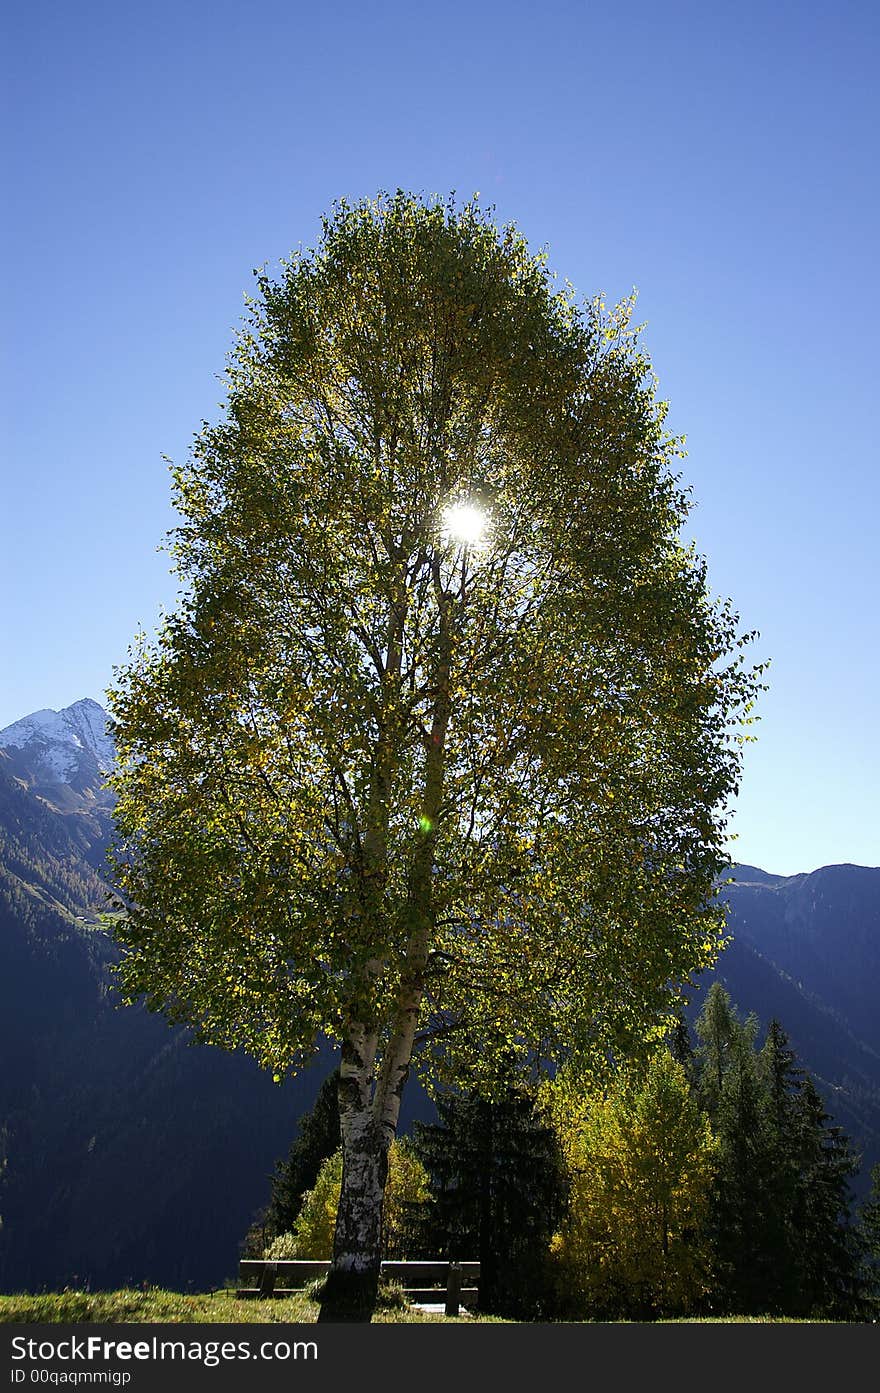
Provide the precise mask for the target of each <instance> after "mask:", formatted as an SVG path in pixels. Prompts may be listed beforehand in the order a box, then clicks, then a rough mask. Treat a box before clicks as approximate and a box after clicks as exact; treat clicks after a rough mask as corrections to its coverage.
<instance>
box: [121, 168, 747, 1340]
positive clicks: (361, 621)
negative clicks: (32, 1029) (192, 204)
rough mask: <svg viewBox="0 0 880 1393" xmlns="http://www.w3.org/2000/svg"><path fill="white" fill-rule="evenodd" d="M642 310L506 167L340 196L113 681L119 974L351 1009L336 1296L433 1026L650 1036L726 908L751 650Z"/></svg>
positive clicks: (266, 295)
mask: <svg viewBox="0 0 880 1393" xmlns="http://www.w3.org/2000/svg"><path fill="white" fill-rule="evenodd" d="M631 314H632V304H631V302H625V303H624V304H622V305H619V306H617V307H616V308H610V309H609V308H607V307H606V306H605V304H604V302H603V301H602V299H601V298H598V299H594V300H591V301H588V302H587V303H585V304H580V303H579V302H578V301H577V300H576V298H575V296H574V293H573V291H572V290H571V289H570V288H568V287H567V286H559V285H558V284H557V283H556V281H555V279H554V277H553V276H552V275H551V273H550V271H549V269H548V266H547V263H546V259H545V257H544V256H543V255H534V254H532V253H531V252H530V251H529V249H528V247H527V245H526V243H525V241H524V239H523V238H522V237H521V236H520V235H519V233H518V232H517V231H516V230H515V229H514V228H513V227H507V228H503V229H499V228H497V227H496V226H495V225H494V224H493V222H492V220H491V219H490V217H489V216H487V215H486V214H485V213H484V212H482V211H481V210H480V209H479V207H478V206H477V205H476V204H475V203H472V204H469V205H467V206H465V207H462V208H457V207H456V206H455V205H454V204H452V203H449V204H446V205H444V204H443V203H440V202H425V201H423V200H421V199H418V198H415V197H412V196H410V195H407V194H404V193H398V194H397V195H395V196H393V197H385V196H383V197H380V198H379V199H378V200H377V201H376V202H363V203H357V204H354V205H349V204H347V203H344V202H343V203H340V204H338V205H337V206H336V207H335V208H334V210H333V211H332V213H331V214H330V215H329V216H328V217H327V218H326V219H325V220H324V222H323V225H322V235H321V238H320V240H319V243H318V245H317V247H316V248H315V249H314V250H312V251H305V252H301V253H298V254H296V255H294V256H293V257H292V258H291V259H290V260H289V261H288V262H286V263H284V264H283V266H282V268H281V270H280V272H279V273H277V274H276V275H274V276H272V275H269V274H267V273H263V274H261V275H260V276H259V278H258V282H257V293H256V295H255V297H254V300H253V302H252V303H251V305H250V309H249V314H248V318H247V320H246V323H245V325H244V327H243V329H242V331H241V332H240V334H239V336H238V338H237V341H236V344H235V347H234V349H233V351H232V353H231V355H230V360H229V364H228V371H227V397H226V401H225V405H224V408H223V414H222V417H221V419H220V420H219V422H218V423H216V424H205V425H204V426H203V428H202V429H201V431H200V433H199V434H198V435H197V437H196V438H195V442H194V445H193V448H192V451H191V455H190V457H189V459H188V460H187V462H186V463H185V464H184V465H182V466H181V467H178V468H175V469H174V472H173V477H174V487H175V502H176V506H177V508H178V510H179V513H180V516H181V522H180V525H179V527H178V528H177V529H176V531H175V533H174V536H173V550H174V555H175V564H176V567H177V571H178V575H179V578H180V587H181V588H180V598H179V602H178V604H177V607H176V609H175V611H174V612H173V613H171V614H170V615H168V616H167V618H166V619H165V620H164V623H163V625H162V627H161V629H160V631H159V634H158V638H157V639H155V640H152V641H147V640H146V639H144V638H141V639H139V640H138V641H137V643H136V645H135V646H134V648H133V650H132V652H131V654H130V655H129V660H128V661H127V663H126V664H125V665H124V666H123V667H122V668H121V670H120V671H119V672H118V673H117V677H116V682H115V687H114V690H113V692H112V693H111V703H112V709H113V715H114V717H115V721H116V738H117V742H118V746H119V754H120V770H119V774H118V776H117V778H116V790H117V793H118V798H119V801H118V804H117V819H118V826H119V829H120V840H119V845H118V848H117V852H116V866H117V876H118V884H119V887H120V892H121V894H122V896H123V898H124V900H125V903H126V904H127V906H128V914H127V916H126V917H125V918H124V919H123V920H122V921H121V922H120V924H119V928H118V934H119V939H120V942H121V944H122V948H123V957H122V964H121V975H122V983H123V989H124V992H125V994H126V996H127V998H128V999H134V998H136V997H139V996H143V997H145V999H146V1001H147V1003H148V1005H149V1006H150V1007H152V1008H153V1009H157V1010H161V1011H163V1012H165V1013H166V1014H167V1016H168V1017H169V1018H171V1019H172V1020H175V1021H186V1022H189V1023H190V1024H192V1025H194V1026H195V1028H196V1029H197V1031H198V1034H199V1036H200V1038H202V1039H204V1040H206V1041H210V1042H212V1043H214V1044H217V1045H220V1046H224V1047H228V1048H230V1049H238V1048H243V1049H245V1050H248V1051H249V1052H250V1053H251V1054H253V1055H254V1056H255V1057H256V1058H257V1059H258V1060H259V1061H260V1063H261V1064H263V1065H264V1066H265V1067H266V1068H267V1069H270V1070H271V1071H272V1072H273V1074H274V1075H275V1076H276V1077H277V1078H278V1079H281V1078H283V1077H284V1076H285V1075H287V1074H289V1073H290V1072H291V1071H294V1070H296V1069H298V1068H299V1067H301V1065H302V1064H303V1063H304V1061H305V1060H306V1059H307V1058H308V1057H309V1055H310V1053H311V1052H312V1051H313V1050H314V1048H315V1043H316V1041H318V1040H320V1039H321V1038H322V1037H324V1038H328V1037H329V1038H330V1039H331V1040H334V1041H336V1042H337V1044H338V1046H339V1049H340V1061H341V1063H340V1083H339V1107H340V1122H341V1133H342V1146H343V1182H342V1195H341V1200H340V1205H339V1210H338V1217H337V1223H336V1230H335V1239H334V1249H333V1255H332V1256H333V1269H332V1274H331V1281H330V1282H329V1284H328V1294H327V1307H326V1309H327V1310H328V1311H334V1312H336V1313H337V1314H338V1312H339V1311H340V1310H341V1309H342V1305H341V1304H340V1303H343V1304H344V1302H345V1301H349V1302H350V1303H351V1304H353V1305H354V1306H356V1307H358V1308H360V1309H367V1310H368V1309H369V1306H370V1301H371V1299H372V1296H371V1293H374V1292H375V1288H376V1281H377V1273H378V1263H379V1241H380V1232H381V1214H382V1196H383V1191H384V1185H385V1179H386V1175H387V1158H388V1149H389V1145H390V1142H391V1140H392V1138H393V1137H394V1135H395V1131H396V1127H397V1120H398V1111H399V1106H400V1098H401V1090H402V1088H403V1085H404V1081H405V1079H406V1078H407V1074H408V1072H409V1070H410V1068H411V1067H412V1066H413V1065H415V1066H416V1067H417V1068H419V1069H420V1070H422V1071H423V1073H424V1075H425V1076H426V1077H427V1078H429V1079H431V1080H433V1081H435V1082H437V1081H449V1080H455V1079H461V1078H466V1079H467V1081H468V1082H469V1084H471V1085H480V1086H482V1087H486V1086H488V1085H487V1080H488V1081H490V1080H491V1075H492V1071H493V1068H494V1061H496V1060H497V1059H499V1058H501V1057H503V1058H504V1059H505V1060H509V1056H510V1052H511V1051H513V1052H514V1054H515V1055H516V1056H517V1057H519V1058H521V1059H523V1060H528V1061H530V1063H531V1064H532V1065H534V1066H536V1067H537V1066H540V1064H541V1063H543V1062H546V1061H548V1060H559V1059H561V1058H564V1057H567V1056H569V1055H572V1054H578V1053H589V1052H590V1051H596V1050H602V1049H607V1048H609V1047H618V1048H619V1047H621V1046H622V1045H624V1044H625V1042H626V1041H627V1040H630V1039H632V1038H634V1037H635V1036H637V1035H638V1034H639V1033H640V1032H643V1031H644V1030H645V1029H646V1026H647V1025H648V1024H650V1023H655V1022H656V1021H657V1020H658V1019H660V1018H661V1017H662V1016H663V1013H664V1012H665V1011H666V1010H667V1009H668V1007H669V1004H670V999H671V993H672V991H673V985H672V984H674V983H675V982H676V981H678V980H680V979H683V978H685V977H686V976H687V975H688V974H689V973H691V972H692V971H693V970H695V969H699V968H702V967H705V966H706V965H707V964H708V963H710V962H711V961H712V959H713V958H714V955H715V953H716V951H717V949H718V946H719V936H720V933H721V911H720V908H719V905H718V903H717V901H716V900H715V899H714V897H713V885H714V881H715V878H716V876H717V875H718V873H719V871H720V869H721V868H722V866H723V865H724V863H725V858H724V856H723V852H722V846H723V840H724V836H723V832H724V821H725V815H726V811H725V810H726V808H727V806H728V804H729V800H730V799H731V797H732V795H733V794H734V792H735V790H736V786H737V780H738V772H739V763H740V753H741V752H740V748H739V743H738V742H739V740H740V737H741V729H740V722H741V721H742V720H743V719H744V718H745V716H746V712H747V710H748V708H749V706H750V704H751V702H752V700H753V698H754V694H755V691H756V688H757V685H758V684H757V677H756V673H755V671H754V670H749V668H748V667H747V666H746V663H745V657H744V653H743V651H742V650H743V645H744V644H745V642H746V636H741V635H740V634H739V632H738V620H737V618H736V616H735V615H734V614H733V613H732V611H731V609H730V607H729V605H727V604H721V603H718V602H716V601H714V600H713V599H712V597H711V596H710V594H709V592H708V590H707V583H706V573H705V565H704V563H703V561H702V560H701V559H700V558H699V557H698V556H697V555H695V554H694V552H693V551H692V550H690V549H688V548H687V547H686V546H685V545H684V543H683V541H682V539H681V527H682V524H683V522H684V519H685V517H686V515H687V512H688V495H687V490H686V489H685V488H684V486H683V485H682V484H681V482H680V479H679V478H678V476H677V474H676V472H675V464H676V456H677V455H678V454H679V453H680V447H679V444H678V442H676V441H675V440H674V439H672V438H670V436H669V435H668V434H667V433H666V431H665V428H664V406H663V404H662V403H660V402H659V401H658V400H657V398H656V394H655V388H654V382H653V378H652V375H651V370H650V365H649V362H648V360H647V357H646V355H645V353H644V351H643V350H642V348H641V346H640V341H639V335H638V333H637V331H636V330H635V329H634V328H633V326H632V322H631Z"/></svg>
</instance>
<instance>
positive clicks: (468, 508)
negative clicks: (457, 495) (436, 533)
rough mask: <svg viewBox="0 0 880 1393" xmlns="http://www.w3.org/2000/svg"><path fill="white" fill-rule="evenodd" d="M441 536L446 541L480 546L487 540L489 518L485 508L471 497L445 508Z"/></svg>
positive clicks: (467, 545)
mask: <svg viewBox="0 0 880 1393" xmlns="http://www.w3.org/2000/svg"><path fill="white" fill-rule="evenodd" d="M442 518H443V526H442V529H441V536H442V538H443V540H444V542H452V543H457V544H458V545H459V546H463V547H478V546H480V544H481V543H482V542H484V541H485V538H486V531H487V528H488V526H489V518H488V515H487V513H486V511H485V509H483V508H481V507H480V506H479V505H478V504H477V503H472V502H471V501H470V499H467V498H463V499H459V500H458V501H457V502H455V503H450V504H449V505H448V506H447V507H445V508H444V509H443V514H442Z"/></svg>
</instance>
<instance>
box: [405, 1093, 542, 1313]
mask: <svg viewBox="0 0 880 1393" xmlns="http://www.w3.org/2000/svg"><path fill="white" fill-rule="evenodd" d="M437 1110H438V1114H439V1121H438V1122H437V1123H434V1124H425V1123H417V1124H416V1128H415V1138H414V1142H415V1147H416V1151H417V1154H418V1156H419V1158H420V1159H421V1161H422V1163H423V1164H424V1166H425V1168H426V1169H427V1171H428V1173H429V1175H430V1177H431V1191H432V1200H431V1203H430V1205H429V1206H428V1210H427V1215H426V1221H425V1228H424V1237H423V1242H424V1244H425V1246H426V1248H430V1249H431V1250H432V1251H433V1252H434V1253H436V1255H437V1256H439V1257H449V1258H453V1259H464V1260H467V1259H473V1258H474V1257H476V1258H478V1259H479V1262H480V1307H481V1309H482V1310H485V1311H489V1312H493V1313H495V1314H498V1315H508V1316H522V1317H526V1316H530V1315H531V1316H535V1315H539V1314H541V1313H542V1311H543V1310H544V1309H545V1307H546V1303H547V1301H548V1299H549V1295H548V1291H547V1285H546V1278H547V1263H546V1260H547V1254H548V1249H549V1243H550V1238H551V1235H552V1234H553V1231H554V1229H555V1228H556V1227H557V1225H558V1224H559V1222H560V1219H561V1216H562V1213H563V1210H564V1205H565V1196H566V1180H565V1172H564V1167H563V1161H562V1155H561V1152H560V1148H559V1144H558V1142H557V1139H556V1135H555V1133H554V1131H553V1129H552V1128H551V1127H550V1126H549V1125H547V1123H546V1122H545V1120H544V1119H543V1117H542V1116H541V1115H540V1113H539V1111H538V1110H537V1109H536V1105H535V1099H534V1097H533V1096H532V1094H531V1093H530V1091H529V1090H528V1089H527V1088H525V1087H524V1086H511V1087H510V1089H509V1090H508V1092H507V1094H506V1095H505V1096H502V1097H499V1098H495V1097H493V1098H491V1099H489V1098H485V1097H481V1096H480V1095H479V1094H477V1093H471V1094H469V1095H461V1094H452V1093H449V1094H446V1095H445V1096H442V1097H440V1098H439V1099H438V1103H437Z"/></svg>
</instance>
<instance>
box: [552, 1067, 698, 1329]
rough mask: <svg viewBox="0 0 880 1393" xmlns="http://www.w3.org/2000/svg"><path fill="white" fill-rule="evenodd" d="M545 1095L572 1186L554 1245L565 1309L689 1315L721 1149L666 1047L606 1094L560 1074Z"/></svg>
mask: <svg viewBox="0 0 880 1393" xmlns="http://www.w3.org/2000/svg"><path fill="white" fill-rule="evenodd" d="M552 1093H553V1099H552V1111H553V1115H554V1120H555V1123H556V1126H557V1128H558V1131H559V1134H560V1139H561V1142H562V1146H563V1150H564V1153H565V1156H566V1161H567V1164H568V1167H569V1171H570V1175H571V1201H570V1209H569V1214H568V1217H567V1220H566V1223H565V1225H564V1227H563V1228H562V1230H561V1231H560V1232H559V1233H558V1234H557V1235H556V1236H555V1237H554V1240H553V1254H554V1259H555V1262H556V1265H557V1271H558V1276H559V1286H560V1295H561V1298H562V1302H563V1305H564V1306H565V1307H566V1308H567V1309H568V1310H569V1311H571V1312H572V1313H573V1314H574V1313H577V1314H580V1315H584V1314H595V1315H604V1316H628V1317H635V1318H640V1319H644V1318H649V1317H651V1316H656V1315H666V1314H680V1313H684V1312H687V1311H689V1310H691V1309H692V1308H693V1306H694V1304H695V1303H696V1302H697V1301H698V1300H699V1298H700V1297H701V1296H702V1295H703V1294H704V1293H705V1292H706V1291H707V1290H708V1287H709V1269H710V1250H709V1246H708V1242H707V1239H706V1237H705V1223H706V1218H707V1211H708V1201H709V1191H710V1187H711V1184H712V1178H713V1174H714V1166H715V1157H716V1151H717V1146H716V1142H715V1139H714V1137H713V1135H712V1132H711V1129H710V1126H709V1121H708V1118H707V1117H706V1116H705V1114H704V1113H703V1112H702V1111H701V1109H700V1108H699V1106H698V1104H697V1103H696V1101H695V1100H694V1098H693V1097H692V1096H691V1093H690V1089H689V1087H688V1082H687V1078H686V1076H685V1073H684V1070H683V1069H682V1067H681V1065H680V1064H678V1063H677V1061H676V1060H674V1059H673V1057H672V1055H671V1054H670V1053H669V1051H668V1050H667V1049H665V1048H663V1049H660V1050H658V1051H657V1052H656V1053H655V1054H654V1055H653V1056H652V1057H651V1059H650V1060H649V1062H648V1063H647V1065H646V1066H642V1068H641V1069H640V1070H639V1071H638V1072H634V1071H623V1072H621V1073H620V1074H619V1075H617V1076H616V1078H615V1079H614V1081H613V1083H612V1084H611V1085H610V1086H608V1087H605V1088H604V1089H602V1088H600V1087H598V1086H597V1085H596V1084H595V1083H594V1084H593V1085H592V1086H589V1085H588V1086H584V1081H583V1080H582V1079H581V1080H576V1079H573V1078H571V1077H566V1076H564V1075H563V1076H561V1077H560V1078H559V1079H558V1080H557V1082H556V1084H555V1085H554V1087H553V1090H552Z"/></svg>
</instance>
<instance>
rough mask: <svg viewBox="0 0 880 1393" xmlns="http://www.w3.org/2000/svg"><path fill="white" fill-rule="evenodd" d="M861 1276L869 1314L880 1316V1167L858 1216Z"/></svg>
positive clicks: (876, 1167) (873, 1173) (874, 1173)
mask: <svg viewBox="0 0 880 1393" xmlns="http://www.w3.org/2000/svg"><path fill="white" fill-rule="evenodd" d="M859 1235H860V1238H861V1245H862V1276H863V1284H864V1296H865V1302H866V1305H867V1308H868V1311H869V1313H870V1314H871V1315H872V1316H873V1317H874V1319H876V1318H877V1317H878V1316H880V1165H876V1166H874V1168H873V1169H872V1171H871V1188H870V1191H869V1193H868V1198H867V1199H866V1200H865V1201H864V1203H863V1204H862V1207H861V1212H860V1214H859Z"/></svg>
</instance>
